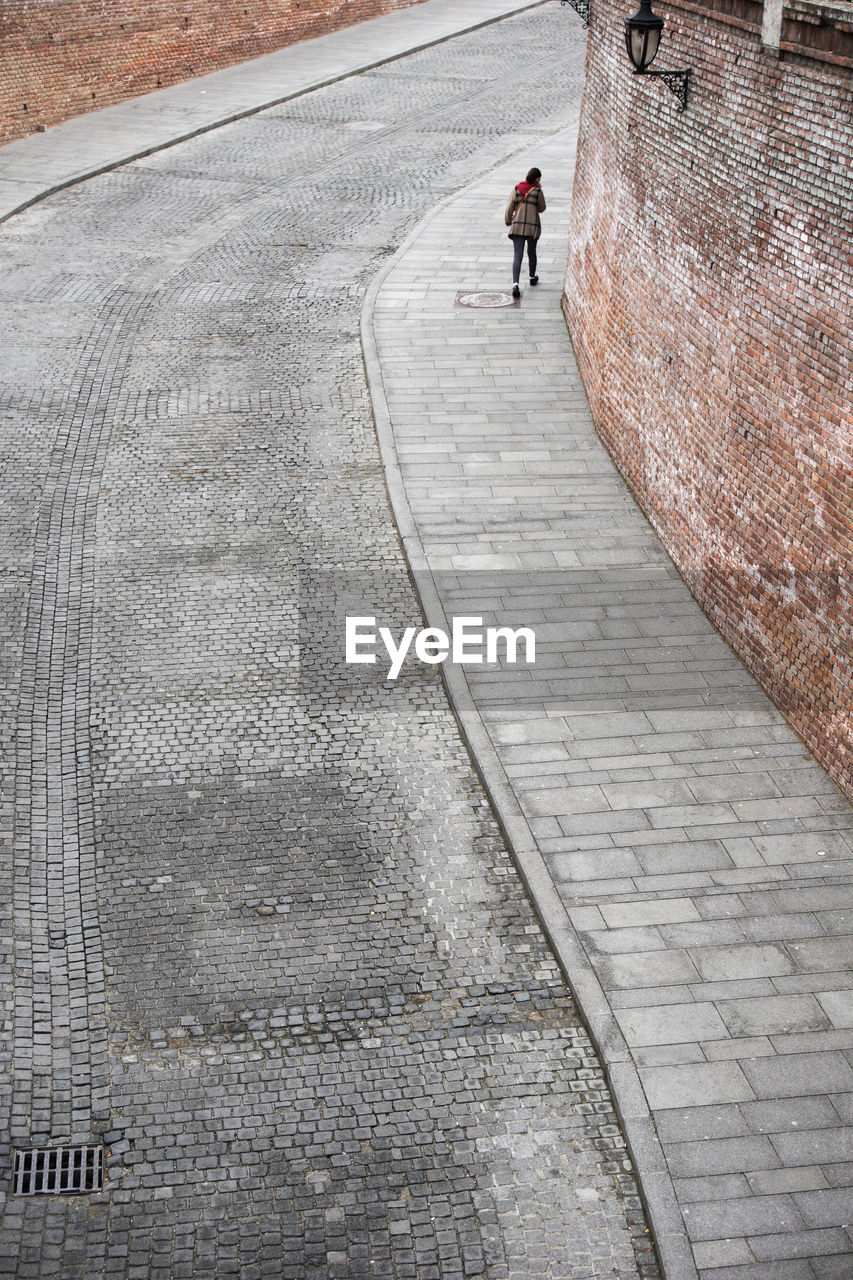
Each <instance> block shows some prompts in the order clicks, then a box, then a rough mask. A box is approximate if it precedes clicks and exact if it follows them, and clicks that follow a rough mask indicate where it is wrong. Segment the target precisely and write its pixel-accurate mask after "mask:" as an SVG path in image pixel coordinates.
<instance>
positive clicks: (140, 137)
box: [0, 0, 549, 222]
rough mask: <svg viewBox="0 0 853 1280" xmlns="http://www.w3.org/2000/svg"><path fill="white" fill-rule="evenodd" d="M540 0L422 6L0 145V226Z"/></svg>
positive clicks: (438, 0)
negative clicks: (69, 192) (111, 173)
mask: <svg viewBox="0 0 853 1280" xmlns="http://www.w3.org/2000/svg"><path fill="white" fill-rule="evenodd" d="M548 2H549V0H526V2H525V0H465V2H464V4H459V3H457V0H428V3H420V4H414V5H412V7H411V8H408V9H399V10H397V11H395V12H394V13H389V14H385V15H384V16H383V17H380V18H371V19H369V20H368V21H366V22H360V23H357V24H356V25H355V26H351V27H345V28H344V29H343V30H341V31H334V32H332V33H331V34H329V35H325V36H318V37H317V38H316V39H313V40H303V41H300V42H299V43H298V44H295V45H289V46H288V47H287V48H285V49H279V50H276V52H274V53H270V54H266V55H265V56H264V57H261V58H254V59H252V60H251V61H249V62H244V63H240V64H238V65H237V66H234V67H227V68H225V69H224V70H222V71H214V72H211V73H210V74H209V75H206V76H197V77H195V78H193V79H192V80H187V81H184V82H183V83H182V84H177V85H172V86H170V87H169V88H168V89H157V90H155V91H154V92H153V93H148V94H145V95H144V96H143V97H140V98H132V99H130V100H129V101H128V102H121V103H118V104H117V105H116V106H113V107H105V108H104V109H103V110H101V111H93V112H90V113H88V114H87V115H84V116H79V117H76V118H75V119H73V120H68V121H65V123H63V124H60V125H56V126H54V128H52V129H48V130H46V132H44V133H34V134H32V135H31V136H30V137H27V138H21V139H19V140H18V141H16V142H11V143H8V144H7V145H6V146H5V147H2V148H0V222H2V221H3V220H4V219H6V218H9V217H11V216H12V214H13V213H16V212H17V211H18V210H20V209H25V208H26V207H27V206H28V205H30V204H33V203H34V202H35V201H36V200H40V199H43V198H44V196H46V195H49V194H50V193H51V192H53V191H59V190H61V189H62V188H63V187H67V186H70V185H72V184H73V183H75V182H80V181H82V180H83V179H84V178H88V177H92V176H93V175H94V174H96V173H104V172H106V171H108V170H110V169H114V168H116V167H117V166H119V165H122V164H126V163H127V162H128V161H129V160H134V159H137V158H139V157H141V156H146V155H150V154H151V153H152V152H154V151H159V150H162V149H163V148H164V147H171V146H174V144H175V143H177V142H181V141H183V140H184V139H187V138H192V137H195V136H196V135H197V134H199V133H204V132H206V131H207V130H209V129H215V128H216V127H217V126H219V125H221V124H225V123H227V122H228V121H231V120H239V119H241V118H242V117H243V116H246V115H251V114H253V113H255V112H257V111H262V110H263V109H264V108H266V107H270V106H273V105H275V104H276V103H279V102H286V101H287V100H288V99H290V98H294V97H297V96H299V95H300V94H303V93H309V92H310V91H311V90H312V89H317V88H319V87H321V86H322V85H327V84H334V82H335V81H336V80H340V79H343V78H344V77H345V76H350V75H354V74H355V73H357V72H359V71H365V70H367V69H368V68H371V67H378V66H381V65H382V64H383V63H385V62H389V61H392V60H393V59H395V58H400V57H403V56H405V55H406V54H408V53H412V52H414V51H415V50H417V49H425V48H428V47H429V46H430V45H434V44H438V43H440V42H442V41H444V40H449V39H451V38H452V37H453V36H455V35H458V34H460V33H461V32H463V31H470V30H474V29H476V28H477V27H478V26H484V25H486V24H488V23H491V22H497V21H499V20H500V19H501V18H505V17H507V16H508V15H510V14H513V13H520V12H522V11H523V10H525V9H533V8H536V7H538V6H539V5H541V4H544V3H548Z"/></svg>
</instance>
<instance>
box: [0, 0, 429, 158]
mask: <svg viewBox="0 0 853 1280" xmlns="http://www.w3.org/2000/svg"><path fill="white" fill-rule="evenodd" d="M418 2H419V0H184V2H183V3H179V4H176V3H174V2H173V0H0V49H2V65H0V143H2V142H9V141H11V140H12V139H13V138H19V137H22V136H23V135H24V134H27V133H32V132H33V131H34V130H36V129H37V128H38V127H39V126H40V125H41V126H47V125H52V124H58V123H59V122H60V121H61V120H67V119H69V118H70V117H71V116H76V115H80V114H82V113H83V112H85V111H91V110H93V109H96V108H98V107H105V106H110V105H111V104H112V103H114V102H121V101H122V100H123V99H125V98H130V97H134V96H135V95H137V94H140V93H148V92H149V91H150V90H152V89H156V88H158V87H160V86H165V85H169V84H175V83H176V82H177V81H179V80H187V79H189V78H190V77H191V76H197V75H203V74H204V73H205V72H208V71H216V70H217V69H218V68H220V67H226V66H229V65H230V64H231V63H234V62H239V61H241V60H242V59H246V58H254V57H258V56H259V55H260V54H263V53H269V52H271V51H272V50H273V49H279V48H281V47H282V46H283V45H286V44H292V43H293V42H294V41H296V40H302V39H305V38H306V37H308V36H318V35H323V34H324V33H325V32H327V31H334V30H336V29H337V28H338V27H343V26H347V25H349V24H350V23H353V22H361V21H362V20H364V19H366V18H374V17H378V16H379V15H380V14H383V13H388V12H390V11H391V10H392V9H402V8H405V7H406V6H407V5H410V4H417V3H418Z"/></svg>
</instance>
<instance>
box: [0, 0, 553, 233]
mask: <svg viewBox="0 0 853 1280" xmlns="http://www.w3.org/2000/svg"><path fill="white" fill-rule="evenodd" d="M549 3H550V0H526V3H519V4H518V5H517V6H516V7H515V8H514V9H509V10H507V12H506V13H500V14H498V15H497V16H496V17H494V18H485V19H483V21H481V22H474V23H471V25H470V26H467V27H459V28H458V30H456V31H451V32H450V33H449V34H448V35H445V36H437V37H436V38H435V39H434V40H424V41H422V42H421V43H420V44H413V45H412V46H411V48H408V49H402V50H401V51H400V52H399V53H392V54H389V55H388V57H386V58H377V59H376V60H375V61H372V62H364V63H360V64H359V65H357V66H353V67H350V68H348V69H347V70H346V71H341V72H340V73H339V74H338V75H334V76H329V77H327V78H324V79H320V80H313V81H312V82H311V83H310V84H307V85H303V86H302V88H301V89H294V91H293V92H292V93H284V94H282V95H281V96H279V97H275V98H270V99H269V100H268V101H264V102H260V103H257V104H256V105H254V106H251V107H246V108H245V109H244V110H241V111H232V112H229V113H228V114H227V115H224V116H219V117H217V118H216V119H215V120H211V121H210V122H209V123H208V124H202V125H199V126H198V128H195V129H187V130H185V131H184V132H182V133H179V134H175V136H174V137H171V138H167V139H166V141H165V142H155V143H154V144H153V145H152V146H150V147H140V148H139V149H137V150H135V151H129V152H127V153H126V154H124V155H121V156H119V157H118V158H117V159H116V160H109V161H106V162H105V163H104V164H97V165H93V166H92V168H91V169H85V170H83V171H82V172H78V173H74V174H71V175H70V176H69V177H67V178H62V179H61V180H60V181H59V182H54V183H53V184H52V185H51V186H49V187H45V189H44V190H43V191H39V192H38V193H37V194H36V195H34V196H28V197H27V199H26V200H23V201H22V202H21V203H20V204H16V205H15V206H14V208H11V209H8V210H6V211H5V212H3V211H0V223H3V222H7V221H8V220H9V218H13V217H14V216H15V214H16V213H23V211H24V209H29V208H30V207H31V205H34V204H39V203H40V201H42V200H46V199H47V198H48V196H52V195H56V193H57V191H64V190H65V189H66V188H67V187H76V186H77V184H78V183H80V182H85V181H86V180H87V179H88V178H97V177H98V175H99V174H102V173H112V171H113V170H114V169H120V168H121V167H122V165H125V164H131V163H132V162H133V161H134V160H142V159H144V158H145V156H153V155H155V154H156V153H157V152H158V151H166V150H168V148H169V147H174V146H177V144H178V143H179V142H188V141H189V140H190V139H191V138H198V137H200V136H201V134H203V133H210V132H212V130H214V129H219V128H221V126H222V125H225V124H233V123H234V122H235V121H236V120H245V119H246V117H247V116H256V115H258V114H259V113H260V112H261V111H268V110H269V109H270V108H271V107H278V106H281V104H282V103H283V102H291V101H292V100H293V99H294V98H301V97H303V96H304V95H305V94H306V93H313V92H314V90H315V89H326V88H328V87H329V85H333V84H339V83H340V82H341V81H342V80H348V79H349V78H350V76H357V75H361V73H362V72H364V71H374V70H375V69H376V68H377V67H384V66H386V65H387V63H389V62H398V61H399V60H400V59H401V58H408V56H409V54H411V53H420V52H421V50H423V49H432V48H434V47H435V46H436V45H440V44H446V43H447V41H448V40H455V39H456V37H457V36H464V35H466V34H467V33H468V32H469V31H479V30H480V28H481V27H490V26H493V25H494V23H496V22H503V20H504V18H512V17H514V16H515V15H516V14H518V13H524V11H525V10H527V9H537V8H539V6H540V5H544V4H549ZM297 43H298V42H297ZM293 47H294V46H292V45H284V46H283V48H293ZM261 56H266V55H261ZM249 61H251V59H249ZM234 65H235V66H237V65H243V64H240V63H235V64H234ZM230 69H231V68H229V67H220V68H218V71H228V70H230ZM208 74H210V75H216V74H217V72H215V71H214V72H210V73H208ZM193 79H198V80H203V79H204V76H193V77H191V80H193ZM191 80H190V81H187V80H183V81H179V82H178V83H179V84H188V83H190V82H191ZM175 87H176V88H177V87H178V86H177V85H176V86H175ZM166 92H168V90H166ZM143 96H147V95H143ZM126 101H127V102H133V101H136V99H134V98H128V99H126ZM115 105H116V106H121V105H122V104H121V103H116V104H115ZM106 109H107V110H109V108H106ZM83 118H84V117H81V116H73V117H72V119H74V120H80V119H83ZM62 123H63V124H64V123H66V122H65V121H62Z"/></svg>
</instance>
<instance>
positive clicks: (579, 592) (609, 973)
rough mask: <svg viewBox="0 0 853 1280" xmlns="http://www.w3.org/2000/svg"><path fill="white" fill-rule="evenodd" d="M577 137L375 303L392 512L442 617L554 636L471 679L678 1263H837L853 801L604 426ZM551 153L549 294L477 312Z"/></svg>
mask: <svg viewBox="0 0 853 1280" xmlns="http://www.w3.org/2000/svg"><path fill="white" fill-rule="evenodd" d="M574 146H575V130H574V129H569V130H567V131H566V132H565V133H564V134H563V135H562V136H560V137H556V138H552V139H548V140H545V139H543V140H542V141H541V142H540V143H538V144H537V145H536V147H535V148H533V149H531V150H529V151H526V152H524V153H522V154H520V155H519V156H518V158H517V159H515V160H514V161H513V162H512V163H510V164H508V165H505V166H502V167H501V168H500V169H498V170H496V171H495V172H494V173H493V174H492V175H490V176H489V177H488V178H487V179H486V180H478V181H477V182H476V183H475V184H474V185H473V186H471V187H470V188H469V189H468V190H467V191H466V192H464V193H463V194H461V195H460V196H459V197H456V198H454V199H452V200H451V201H450V202H449V203H447V204H446V205H444V206H443V207H442V208H441V210H440V212H439V213H438V215H437V216H436V217H435V218H434V219H433V220H431V221H429V222H427V223H426V224H425V225H424V226H422V227H421V228H420V229H419V231H418V233H417V234H416V235H415V236H414V237H412V238H411V240H410V241H409V242H408V243H407V245H406V246H405V247H404V249H403V251H401V254H400V256H399V257H398V258H397V259H396V260H395V262H394V263H393V265H392V266H391V269H390V270H388V271H387V274H385V275H384V276H383V278H382V280H381V282H380V283H379V286H378V288H374V290H373V291H372V297H371V300H370V305H369V308H368V314H367V315H366V317H365V330H366V333H367V334H368V338H369V341H368V349H370V347H371V345H372V344H375V355H376V359H375V360H373V361H372V363H371V379H370V381H371V390H372V392H373V394H374V396H375V399H376V401H377V403H380V404H382V405H384V406H385V410H384V412H385V413H386V414H387V419H388V422H387V426H388V430H387V434H386V436H385V438H384V442H383V450H384V456H385V462H386V467H387V468H388V474H389V477H390V482H391V488H392V495H393V500H394V507H395V512H396V515H397V519H398V522H399V523H400V526H401V528H402V529H403V530H404V531H405V533H406V538H407V550H408V554H409V557H410V560H411V562H412V564H413V566H414V569H415V574H416V580H417V582H418V586H419V590H420V591H421V593H422V595H423V597H424V599H425V600H427V599H430V600H431V601H432V604H433V608H432V609H430V608H428V616H429V618H430V621H431V623H432V624H433V625H442V623H443V622H444V619H446V618H449V617H452V616H453V615H458V614H466V615H467V614H476V615H481V616H482V618H483V621H484V625H487V626H488V625H501V626H512V627H519V626H529V627H533V628H534V630H535V632H536V636H537V660H536V663H535V665H534V666H531V667H525V666H516V667H508V666H503V667H495V666H491V667H489V666H483V667H481V668H478V667H466V668H464V669H463V668H461V667H459V668H456V669H455V672H451V673H449V679H450V680H451V688H453V689H454V690H455V691H456V692H457V693H458V697H457V706H458V707H459V710H460V716H461V718H462V721H463V723H464V724H465V727H466V731H467V732H468V734H469V736H470V738H471V740H472V742H474V743H476V744H478V752H479V755H480V760H481V765H482V767H483V768H484V770H485V775H486V777H487V780H488V782H489V784H490V787H491V789H492V791H493V793H494V794H496V795H498V794H502V795H503V797H504V801H503V810H502V811H503V814H504V817H505V821H506V825H507V829H508V830H510V831H511V833H512V835H513V840H514V843H515V844H516V847H517V848H522V847H524V846H525V841H526V842H527V845H528V846H529V847H528V853H527V855H526V856H527V857H528V861H529V865H530V867H531V878H532V879H535V880H536V883H537V884H538V886H539V888H540V892H541V897H540V905H543V906H544V907H545V908H546V909H547V911H548V912H549V913H550V920H551V927H552V929H553V930H554V931H557V930H560V929H562V930H563V935H564V937H565V939H566V946H567V952H566V954H569V952H570V951H571V954H573V955H575V956H576V957H578V956H579V957H583V955H584V954H585V955H586V956H588V957H589V961H590V963H591V965H592V971H591V972H587V973H584V965H583V964H582V963H581V964H578V963H576V964H575V965H574V966H573V967H572V966H570V967H569V972H570V975H571V978H572V983H573V987H575V989H576V990H577V991H578V992H579V991H580V989H581V986H583V993H584V994H583V996H582V1003H583V1006H584V1008H585V1009H586V1011H587V1014H588V1018H589V1023H590V1026H591V1027H592V1029H593V1030H594V1032H595V1035H596V1039H597V1041H598V1042H599V1043H601V1044H603V1045H604V1046H605V1052H606V1061H607V1063H608V1067H609V1068H610V1071H611V1074H612V1076H613V1078H614V1079H617V1078H618V1079H619V1080H620V1081H621V1082H622V1085H623V1086H624V1089H623V1088H621V1087H617V1089H616V1097H617V1100H618V1102H619V1104H620V1107H621V1108H622V1110H623V1113H624V1114H626V1116H627V1117H628V1119H629V1120H631V1122H632V1123H631V1124H629V1126H628V1130H627V1132H628V1137H629V1141H631V1142H632V1146H633V1147H634V1149H635V1150H637V1151H640V1149H641V1148H642V1149H643V1150H644V1151H646V1152H647V1154H648V1156H649V1159H648V1162H647V1163H645V1162H644V1160H643V1158H641V1156H639V1155H638V1169H639V1172H640V1174H641V1176H642V1177H643V1180H644V1185H645V1186H646V1190H647V1193H648V1195H649V1204H650V1209H651V1210H652V1217H653V1222H654V1225H655V1231H656V1237H657V1239H658V1242H659V1246H660V1247H661V1252H662V1261H663V1263H664V1266H665V1267H667V1273H668V1274H670V1275H671V1276H672V1277H673V1280H686V1277H688V1276H691V1275H693V1276H695V1275H696V1273H697V1270H698V1273H699V1274H700V1275H701V1276H702V1278H703V1280H817V1278H820V1280H829V1278H830V1277H832V1278H836V1280H841V1277H849V1276H850V1275H851V1274H852V1273H853V1246H852V1245H851V1234H853V1227H851V1223H853V1214H852V1213H851V1210H853V1193H852V1192H851V1187H852V1186H853V1132H851V1121H853V993H852V992H851V986H853V983H851V972H853V940H851V916H850V906H851V879H850V877H851V870H853V856H851V855H853V811H851V807H850V805H849V803H848V802H847V801H846V800H845V799H844V797H843V796H842V795H841V794H840V793H839V792H838V791H837V789H836V788H835V787H834V785H833V784H832V783H831V782H830V781H829V779H828V778H827V776H826V774H825V773H824V772H823V771H822V770H821V769H820V768H819V767H818V766H817V764H816V763H815V761H814V760H813V759H812V757H811V756H810V755H809V753H808V752H807V751H806V750H805V749H804V747H803V744H802V742H801V741H800V740H799V738H798V737H797V736H796V735H795V734H794V733H793V731H792V730H791V729H790V728H789V727H788V725H787V724H786V723H785V721H784V720H783V718H782V716H781V715H780V714H779V712H778V711H777V710H776V709H775V708H774V706H773V705H772V704H771V703H770V702H769V700H768V699H767V697H766V696H765V695H764V694H763V693H762V691H761V690H760V688H759V687H758V686H757V684H756V683H755V682H754V681H753V679H752V677H751V676H750V675H749V674H748V672H747V671H746V670H745V669H744V667H743V666H742V665H741V664H740V662H739V661H738V660H737V659H736V658H735V657H734V656H733V654H732V653H731V651H730V650H729V649H728V647H727V646H726V645H725V644H724V643H723V641H722V640H721V638H720V637H719V635H718V634H717V633H716V632H715V630H714V628H713V627H712V626H711V624H710V623H709V621H708V620H707V618H706V617H705V616H704V614H703V613H702V612H701V611H700V609H699V608H698V606H697V605H696V603H695V602H694V600H693V599H692V597H691V596H690V594H689V592H688V590H687V588H686V586H685V585H684V583H683V582H682V580H681V578H680V577H679V575H678V573H677V572H676V570H675V569H674V567H673V565H672V563H671V562H670V561H669V559H668V557H667V556H666V555H665V553H664V552H663V550H662V548H661V545H660V543H659V542H658V540H657V538H656V536H655V535H654V532H653V531H652V529H651V527H650V526H649V525H648V523H647V522H646V520H645V518H644V517H643V514H642V512H641V511H640V510H639V508H638V507H637V506H636V505H635V503H634V502H633V500H632V498H631V497H630V494H629V493H628V491H627V489H626V487H625V485H624V483H623V482H622V480H621V479H620V477H619V475H618V473H617V471H616V469H615V467H614V466H613V464H612V463H611V461H610V459H609V458H608V456H607V454H606V453H605V451H604V449H603V448H602V447H601V445H600V443H599V441H598V439H597V437H596V435H595V430H594V427H593V423H592V420H591V417H590V414H589V409H588V406H587V402H586V398H585V396H584V392H583V387H582V384H581V381H580V378H579V375H578V372H577V367H576V365H575V362H574V358H573V354H572V350H571V345H570V343H569V341H568V338H567V335H566V329H565V324H564V321H563V318H562V316H561V312H560V292H561V288H562V284H563V273H564V249H565V244H566V241H567V222H568V217H569V209H570V193H571V178H572V173H571V169H572V164H571V157H572V156H573V154H574ZM533 163H535V164H537V165H539V167H540V168H541V169H542V171H543V188H544V191H545V194H546V197H547V201H548V210H547V212H546V213H545V214H544V215H543V226H544V234H543V238H542V240H541V241H540V251H539V275H540V277H541V283H540V285H539V286H538V287H537V288H536V289H527V288H525V289H524V292H523V297H522V300H521V304H520V306H516V307H511V306H510V307H503V308H495V309H482V310H477V309H469V308H465V307H460V306H458V305H456V300H457V295H458V293H459V292H463V291H466V290H468V291H471V290H478V289H479V290H483V291H488V290H494V291H500V290H501V289H503V290H504V291H505V292H508V289H509V283H510V261H509V256H510V255H509V251H508V249H507V245H506V240H505V239H504V238H503V237H504V232H505V228H504V226H503V220H502V214H503V208H504V203H505V201H506V197H507V194H508V192H509V191H510V190H511V188H512V184H513V182H515V181H517V180H518V179H519V177H520V176H522V175H523V174H524V173H525V171H526V170H527V169H528V168H529V167H530V165H531V164H533ZM522 285H524V278H522ZM638 322H639V321H638ZM482 730H485V732H482ZM490 753H492V755H493V757H494V758H493V759H492V758H491V756H490ZM552 899H553V903H556V907H554V906H553V903H552V901H551V900H552ZM572 926H573V929H572ZM640 1086H642V1091H643V1092H642V1093H640V1091H639V1089H640ZM644 1099H645V1101H644ZM649 1113H650V1114H649ZM634 1122H636V1123H634ZM632 1128H634V1129H635V1130H636V1135H637V1143H636V1145H635V1144H634V1142H633V1140H632ZM661 1148H662V1157H660V1163H658V1162H657V1161H658V1158H659V1153H660V1151H661ZM646 1175H648V1176H646ZM673 1188H674V1192H675V1196H676V1197H677V1202H678V1206H679V1207H680V1213H679V1217H678V1221H677V1222H676V1224H675V1225H674V1226H673V1225H672V1215H671V1213H670V1212H669V1210H668V1206H667V1203H665V1199H666V1195H667V1194H670V1193H671V1190H672V1189H673ZM657 1199H660V1203H661V1210H662V1211H661V1220H662V1221H663V1219H664V1218H668V1221H669V1222H670V1227H671V1229H670V1228H668V1229H667V1238H666V1239H665V1240H664V1238H663V1233H662V1231H661V1228H660V1226H659V1225H658V1222H657V1221H656V1220H655V1219H656V1215H655V1212H654V1206H653V1200H657ZM669 1208H671V1206H669ZM688 1240H689V1243H690V1246H691V1247H690V1248H689V1249H687V1250H686V1251H685V1249H684V1242H685V1241H688Z"/></svg>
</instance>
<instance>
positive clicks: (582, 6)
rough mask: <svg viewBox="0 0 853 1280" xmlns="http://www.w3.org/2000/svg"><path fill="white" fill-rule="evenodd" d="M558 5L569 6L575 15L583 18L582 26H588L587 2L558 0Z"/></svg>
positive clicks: (582, 0) (586, 0)
mask: <svg viewBox="0 0 853 1280" xmlns="http://www.w3.org/2000/svg"><path fill="white" fill-rule="evenodd" d="M560 4H570V5H571V6H572V8H573V9H574V11H575V13H578V14H580V16H581V17H582V18H583V25H584V26H585V27H588V26H589V0H560Z"/></svg>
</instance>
